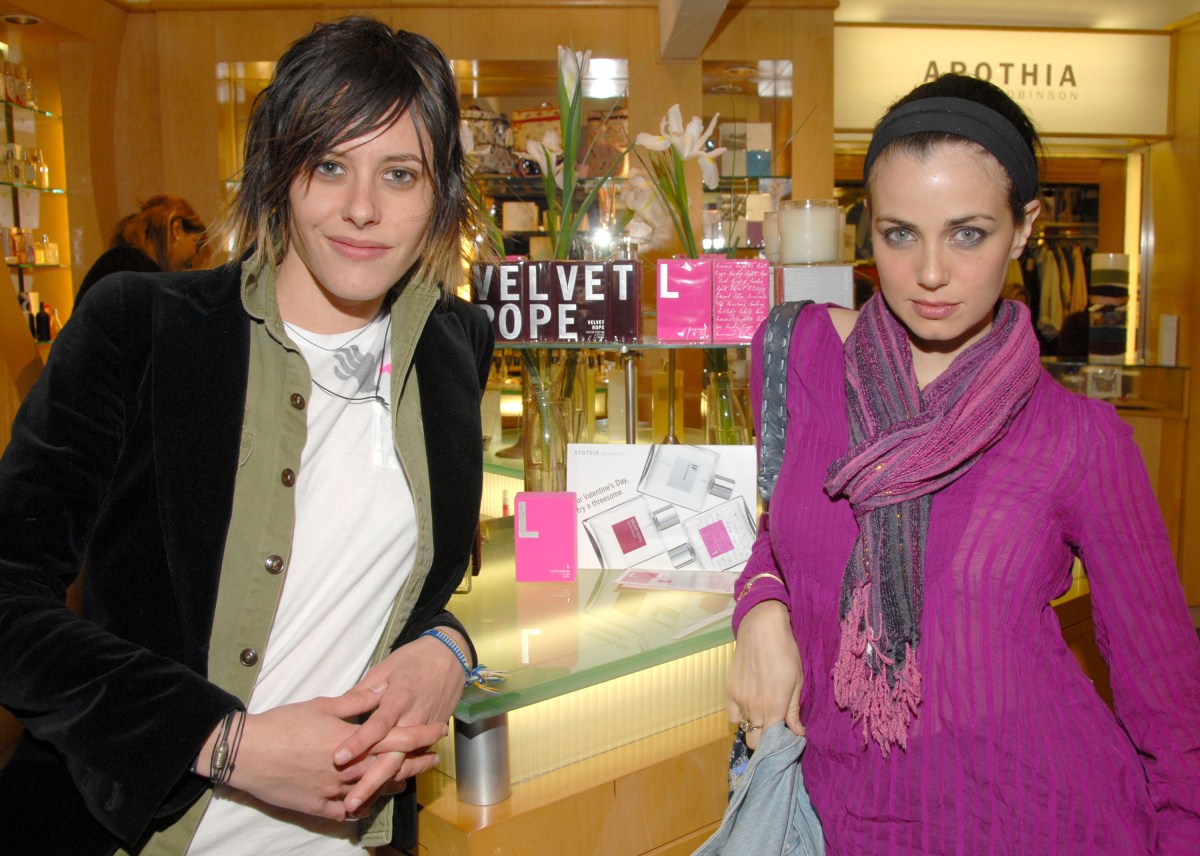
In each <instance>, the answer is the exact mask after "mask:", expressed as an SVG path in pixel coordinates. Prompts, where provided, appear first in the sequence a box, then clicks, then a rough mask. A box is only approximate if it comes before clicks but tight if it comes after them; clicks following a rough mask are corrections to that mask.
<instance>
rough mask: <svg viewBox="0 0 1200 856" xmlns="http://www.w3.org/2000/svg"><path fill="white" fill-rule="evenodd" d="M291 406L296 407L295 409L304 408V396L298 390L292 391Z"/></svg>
mask: <svg viewBox="0 0 1200 856" xmlns="http://www.w3.org/2000/svg"><path fill="white" fill-rule="evenodd" d="M292 407H294V408H296V409H297V410H303V409H304V396H303V395H301V394H300V393H298V392H293V393H292Z"/></svg>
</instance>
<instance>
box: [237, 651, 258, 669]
mask: <svg viewBox="0 0 1200 856" xmlns="http://www.w3.org/2000/svg"><path fill="white" fill-rule="evenodd" d="M238 659H239V660H241V661H242V665H243V666H253V665H254V664H255V663H257V662H258V652H257V651H255V650H254V649H253V648H243V649H242V653H241V654H239V655H238Z"/></svg>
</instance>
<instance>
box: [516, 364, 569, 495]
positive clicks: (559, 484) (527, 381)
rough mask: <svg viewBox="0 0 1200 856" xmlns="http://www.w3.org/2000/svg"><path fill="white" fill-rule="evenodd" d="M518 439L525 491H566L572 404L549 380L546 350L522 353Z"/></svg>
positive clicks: (549, 366) (549, 372) (549, 365)
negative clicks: (523, 459) (519, 441)
mask: <svg viewBox="0 0 1200 856" xmlns="http://www.w3.org/2000/svg"><path fill="white" fill-rule="evenodd" d="M523 355H524V356H525V357H526V360H525V366H524V369H525V374H524V378H523V383H522V387H521V438H522V444H523V448H524V453H525V454H524V458H525V490H541V491H546V490H554V491H560V490H566V489H567V427H568V424H569V419H568V414H569V413H570V411H571V403H570V401H569V400H567V399H565V398H563V397H562V394H561V392H560V391H559V390H558V389H557V384H555V383H554V379H553V377H552V371H551V369H552V361H551V359H550V354H549V352H548V351H544V350H541V349H538V350H532V349H531V350H528V351H525V352H524V354H523Z"/></svg>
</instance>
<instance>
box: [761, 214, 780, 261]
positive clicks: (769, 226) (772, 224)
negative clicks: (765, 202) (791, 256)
mask: <svg viewBox="0 0 1200 856" xmlns="http://www.w3.org/2000/svg"><path fill="white" fill-rule="evenodd" d="M763 255H764V256H766V258H767V261H769V262H770V263H771V264H773V265H777V264H779V212H778V211H764V212H763Z"/></svg>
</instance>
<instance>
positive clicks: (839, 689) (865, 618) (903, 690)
mask: <svg viewBox="0 0 1200 856" xmlns="http://www.w3.org/2000/svg"><path fill="white" fill-rule="evenodd" d="M870 587H871V583H870V582H869V581H868V582H865V583H863V584H862V585H861V586H859V587H858V588H857V589H855V591H854V594H853V595H852V596H851V599H850V609H849V610H848V611H847V613H846V617H845V618H844V619H842V633H841V641H840V643H839V645H838V655H837V660H836V662H835V663H834V666H833V698H834V701H836V702H837V705H838V707H840V708H841V709H842V710H847V711H849V712H850V715H851V719H852V720H853V721H854V722H859V721H860V720H861V721H862V724H863V745H864V746H866V745H868V744H869V742H870V740H874V741H875V742H876V743H878V744H879V746H880V748H881V749H882V750H883V757H884V758H886V757H887V756H888V754H889V753H890V752H891V750H892V747H893V746H899V747H900V748H901V749H905V750H907V749H908V726H909V723H910V722H911V721H912V718H913V717H914V716H915V715H916V713H917V708H918V707H919V706H920V704H921V671H920V669H919V668H918V666H917V652H916V649H915V648H914V647H913V646H912V645H906V646H905V657H904V667H903V668H902V669H900V671H898V672H893V673H892V681H893V682H894V686H889V684H888V671H889V670H890V669H891V667H892V666H893V665H894V660H892V659H889V658H888V657H887V655H886V654H885V653H884V652H883V649H882V647H881V646H880V645H879V641H880V640H879V635H880V634H879V632H878V631H875V630H872V628H871V624H870V621H869V615H868V608H867V606H868V604H869V603H870ZM870 653H874V655H875V657H876V659H877V661H878V663H879V666H878V671H876V669H875V668H873V667H872V665H871V661H870V656H869V655H870Z"/></svg>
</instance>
